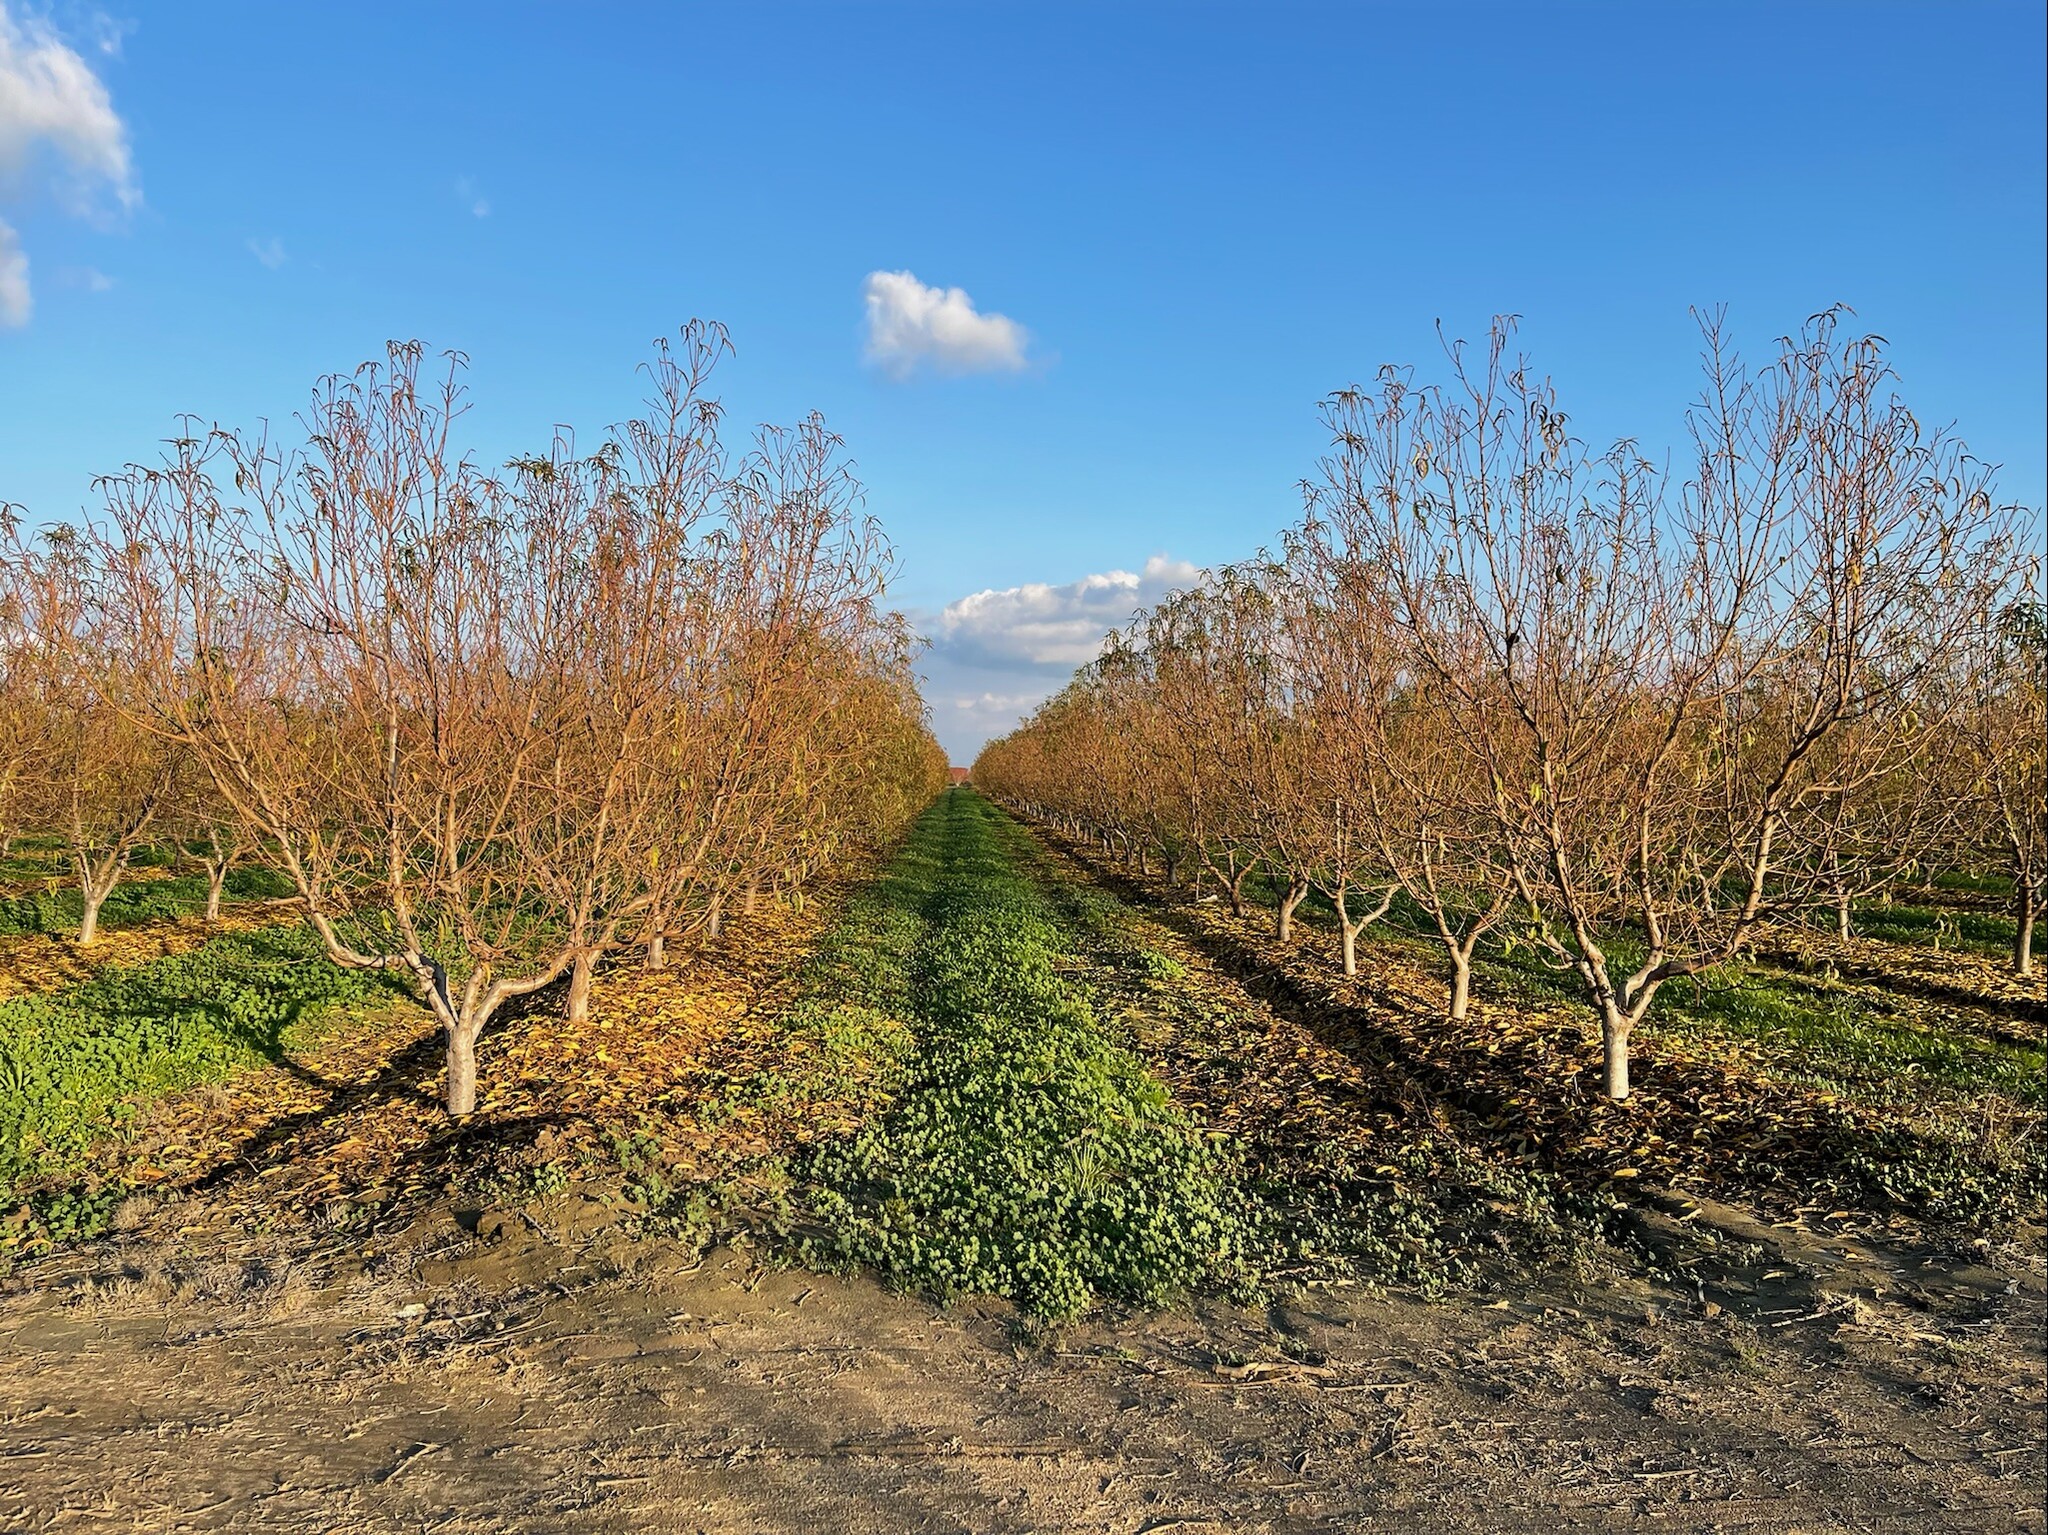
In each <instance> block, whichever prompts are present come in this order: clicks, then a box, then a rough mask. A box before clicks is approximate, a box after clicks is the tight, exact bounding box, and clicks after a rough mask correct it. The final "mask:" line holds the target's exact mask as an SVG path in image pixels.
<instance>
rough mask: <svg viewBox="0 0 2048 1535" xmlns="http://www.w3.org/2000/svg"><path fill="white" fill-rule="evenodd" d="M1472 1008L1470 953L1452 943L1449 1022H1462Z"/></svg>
mask: <svg viewBox="0 0 2048 1535" xmlns="http://www.w3.org/2000/svg"><path fill="white" fill-rule="evenodd" d="M1471 1010H1472V955H1471V954H1470V952H1469V951H1467V950H1464V949H1460V948H1458V947H1457V946H1455V945H1453V946H1452V948H1451V1022H1453V1023H1463V1022H1464V1021H1465V1015H1466V1014H1467V1013H1468V1012H1470V1011H1471Z"/></svg>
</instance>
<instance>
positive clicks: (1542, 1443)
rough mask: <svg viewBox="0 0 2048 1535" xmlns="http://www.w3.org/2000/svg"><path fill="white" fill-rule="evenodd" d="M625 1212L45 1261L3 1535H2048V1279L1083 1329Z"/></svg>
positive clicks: (1622, 1288) (1306, 1303) (1, 1479)
mask: <svg viewBox="0 0 2048 1535" xmlns="http://www.w3.org/2000/svg"><path fill="white" fill-rule="evenodd" d="M605 1213H606V1212H604V1211H603V1210H602V1208H601V1207H599V1206H597V1205H595V1204H594V1203H593V1204H589V1205H587V1206H586V1205H585V1203H584V1201H583V1200H582V1199H581V1198H580V1197H579V1196H578V1195H577V1194H576V1193H574V1192H570V1193H568V1194H565V1195H563V1196H561V1197H560V1198H559V1199H558V1200H556V1201H553V1202H551V1203H550V1204H549V1205H547V1206H545V1207H538V1208H535V1209H533V1210H532V1211H530V1212H528V1213H527V1214H526V1215H523V1216H522V1218H521V1219H520V1221H519V1222H518V1224H517V1228H516V1229H515V1230H513V1231H511V1232H510V1233H509V1234H507V1235H506V1236H504V1237H502V1238H500V1239H499V1240H497V1241H496V1242H489V1241H483V1240H479V1239H477V1238H475V1237H473V1236H471V1235H469V1234H467V1233H465V1232H464V1231H463V1230H462V1229H461V1227H460V1226H459V1225H458V1223H457V1222H456V1221H455V1220H454V1219H452V1218H451V1212H450V1211H448V1210H446V1209H440V1210H435V1211H430V1212H428V1213H426V1214H425V1215H423V1216H422V1217H421V1219H420V1221H419V1222H418V1223H417V1226H416V1228H415V1229H414V1230H413V1231H412V1232H409V1233H406V1234H404V1235H402V1236H400V1237H399V1238H397V1239H396V1241H395V1242H394V1243H392V1245H390V1246H389V1247H388V1249H386V1250H383V1251H376V1250H373V1251H372V1252H371V1253H370V1254H369V1255H368V1256H367V1257H366V1256H365V1255H364V1254H363V1253H362V1252H361V1251H360V1250H355V1249H349V1248H345V1247H342V1246H340V1245H339V1244H332V1245H328V1246H325V1247H315V1248H312V1249H307V1248H305V1247H304V1246H302V1245H297V1244H283V1243H279V1242H277V1241H276V1240H274V1239H242V1240H236V1239H235V1238H233V1237H232V1236H230V1235H227V1234H226V1233H224V1232H221V1231H219V1230H215V1231H213V1232H206V1231H201V1230H198V1229H194V1228H193V1227H191V1226H188V1227H187V1232H186V1234H185V1235H184V1236H183V1237H180V1236H178V1235H177V1234H175V1233H172V1232H153V1233H148V1234H143V1233H137V1234H134V1235H131V1236H129V1237H127V1238H124V1239H120V1240H116V1241H113V1242H110V1243H107V1244H103V1245H102V1246H101V1247H99V1248H97V1249H95V1250H93V1251H90V1252H83V1253H74V1254H71V1255H68V1256H66V1257H63V1258H60V1259H54V1260H50V1261H49V1262H48V1263H46V1264H45V1265H44V1266H43V1267H42V1268H41V1269H40V1270H39V1271H37V1272H34V1273H32V1274H30V1275H27V1276H24V1278H25V1279H26V1281H27V1283H26V1284H24V1283H23V1280H21V1279H17V1281H15V1284H14V1289H13V1293H11V1294H9V1295H7V1296H6V1297H5V1298H4V1299H0V1338H4V1340H5V1347H4V1350H0V1526H4V1527H5V1528H8V1529H10V1530H14V1529H18V1530H45V1529H67V1530H76V1529H85V1530H152V1531H154V1530H218V1531H229V1530H237V1531H239V1530H310V1529H321V1530H330V1531H372V1530H375V1531H385V1530H392V1531H397V1530H433V1531H450V1532H453V1531H483V1530H523V1531H537V1532H538V1531H555V1530H562V1531H569V1530H600V1529H602V1530H613V1529H619V1530H624V1529H632V1530H660V1531H669V1530H674V1531H719V1532H726V1531H733V1532H737V1531H781V1530H795V1529H803V1528H810V1529H817V1530H821V1531H825V1530H845V1531H875V1532H883V1531H889V1532H896V1531H913V1530H915V1531H927V1530H929V1531H967V1530H972V1531H1032V1530H1038V1531H1114V1532H1118V1535H1136V1532H1140V1531H1164V1530H1208V1529H1214V1530H1222V1529H1229V1530H1270V1531H1315V1530H1372V1529H1388V1530H1404V1531H1434V1530H1523V1529H1528V1530H1536V1529H1546V1530H1553V1529H1635V1528H1656V1529H1664V1530H1725V1529H1760V1530H1811V1531H1824V1530H1825V1531H1834V1530H1842V1531H1875V1530H1892V1529H1900V1530H1904V1529H1912V1530H1915V1531H1936V1530H2040V1529H2041V1528H2043V1518H2042V1505H2041V1491H2042V1480H2041V1478H2042V1461H2041V1424H2042V1407H2043V1393H2042V1379H2041V1369H2040V1345H2041V1332H2040V1311H2041V1303H2042V1301H2041V1297H2042V1289H2041V1283H2040V1279H2039V1276H2038V1275H2033V1276H2029V1277H2023V1278H2018V1279H2017V1280H2012V1281H2007V1282H2006V1283H2003V1284H2001V1283H1997V1282H1996V1280H1997V1276H1996V1275H1994V1274H1990V1273H1958V1272H1955V1271H1952V1270H1947V1271H1936V1270H1932V1269H1929V1268H1927V1267H1925V1266H1922V1267H1918V1268H1910V1267H1907V1266H1906V1265H1904V1264H1902V1263H1901V1262H1900V1260H1899V1259H1898V1256H1897V1255H1888V1254H1880V1253H1871V1252H1857V1253H1850V1254H1846V1255H1837V1254H1833V1253H1824V1252H1811V1251H1809V1252H1802V1253H1800V1254H1799V1255H1798V1257H1797V1258H1796V1259H1793V1260H1792V1261H1794V1262H1798V1263H1801V1265H1802V1267H1805V1266H1808V1265H1810V1266H1811V1271H1810V1272H1809V1273H1807V1275H1806V1277H1805V1278H1804V1279H1803V1281H1802V1283H1801V1284H1800V1285H1799V1286H1798V1287H1796V1288H1797V1291H1803V1293H1796V1292H1795V1290H1791V1289H1788V1290H1787V1291H1785V1292H1783V1293H1781V1294H1779V1295H1776V1296H1773V1297H1771V1298H1772V1299H1780V1300H1787V1301H1792V1302H1794V1304H1792V1305H1790V1306H1786V1307H1784V1308H1782V1309H1783V1310H1784V1311H1785V1313H1786V1314H1785V1315H1783V1316H1773V1315H1769V1314H1768V1313H1769V1312H1771V1311H1773V1310H1776V1309H1781V1308H1776V1307H1760V1308H1757V1312H1756V1314H1755V1315H1753V1316H1745V1315H1741V1314H1738V1313H1736V1312H1734V1311H1731V1310H1728V1309H1724V1308H1720V1307H1715V1308H1713V1314H1709V1312H1708V1309H1707V1308H1706V1307H1703V1306H1702V1305H1700V1304H1699V1302H1698V1301H1697V1299H1696V1297H1693V1296H1687V1295H1684V1294H1680V1293H1674V1292H1673V1291H1672V1290H1671V1289H1670V1288H1669V1287H1663V1288H1660V1287H1658V1286H1655V1285H1652V1284H1648V1283H1643V1282H1634V1281H1628V1280H1624V1279H1617V1278H1609V1279H1607V1280H1605V1281H1603V1282H1599V1283H1591V1284H1580V1285H1575V1284H1571V1283H1568V1282H1561V1283H1556V1284H1554V1285H1552V1286H1550V1287H1546V1288H1540V1289H1532V1290H1531V1291H1530V1292H1528V1293H1526V1294H1524V1295H1521V1296H1518V1297H1515V1298H1511V1299H1505V1300H1502V1301H1499V1302H1496V1303H1494V1304H1493V1305H1491V1306H1484V1307H1482V1306H1476V1305H1470V1304H1443V1305H1431V1304H1427V1303H1424V1302H1420V1301H1415V1300H1408V1299H1403V1298H1400V1297H1388V1296H1371V1295H1366V1294H1362V1293H1359V1292H1357V1291H1355V1290H1341V1289H1340V1290H1320V1291H1310V1292H1307V1293H1304V1294H1300V1295H1298V1296H1295V1297H1293V1298H1290V1299H1286V1300H1283V1301H1279V1302H1276V1303H1274V1304H1272V1305H1271V1306H1269V1307H1265V1308H1259V1309H1245V1308H1239V1307H1233V1306H1228V1305H1221V1304H1201V1305H1196V1306H1194V1307H1192V1308H1190V1309H1188V1310H1185V1311H1179V1312H1172V1313H1158V1314H1147V1315H1136V1316H1104V1317H1099V1318H1096V1319H1093V1320H1091V1321H1090V1322H1088V1323H1086V1324H1084V1325H1082V1326H1079V1327H1077V1328H1074V1329H1072V1330H1071V1331H1069V1332H1067V1333H1065V1334H1064V1335H1062V1336H1061V1337H1060V1338H1059V1339H1058V1340H1057V1341H1055V1342H1052V1343H1047V1342H1044V1341H1042V1340H1040V1341H1031V1342H1027V1341H1023V1340H1022V1339H1020V1337H1019V1336H1018V1334H1017V1332H1016V1329H1015V1328H1014V1327H1013V1325H1012V1319H1011V1317H1010V1315H1009V1312H1008V1309H1007V1307H1005V1306H1003V1305H1001V1304H998V1303H987V1302H982V1303H971V1304H967V1305H963V1306H959V1307H955V1308H953V1309H950V1310H939V1309H936V1308H934V1307H933V1306H931V1305H929V1304H926V1303H924V1302H922V1301H919V1300H917V1299H914V1298H909V1297H905V1296H900V1295H894V1294H890V1293H888V1292H887V1291H885V1290H883V1289H881V1288H879V1287H878V1286H876V1285H874V1284H873V1283H871V1282H869V1281H866V1280H863V1279H840V1278H832V1277H822V1276H818V1275H814V1274H806V1273H801V1272H793V1271H773V1270H767V1269H764V1268H763V1267H761V1266H760V1265H759V1264H758V1263H756V1262H755V1261H754V1260H753V1257H752V1255H750V1254H749V1253H747V1252H745V1251H733V1250H730V1249H720V1250H718V1251H717V1252H715V1253H713V1254H712V1255H710V1256H709V1258H708V1259H704V1260H694V1261H693V1260H689V1259H686V1258H685V1257H683V1256H682V1255H680V1254H678V1253H676V1252H674V1251H673V1250H669V1249H664V1248H662V1247H661V1246H659V1245H658V1244H653V1243H648V1242H639V1241H631V1240H627V1239H625V1238H623V1237H621V1236H619V1235H617V1234H616V1232H614V1231H611V1230H609V1229H607V1228H605V1226H604V1219H605ZM593 1224H594V1225H595V1226H596V1227H597V1228H598V1229H596V1230H590V1229H587V1228H588V1227H590V1226H591V1225H593ZM2008 1285H2010V1286H2011V1287H2012V1288H2014V1289H2015V1290H2016V1291H2017V1293H2015V1294H2012V1295H2007V1294H2005V1293H2004V1291H2005V1290H2006V1288H2007V1287H2008ZM1879 1290H1882V1291H1883V1292H1884V1293H1883V1294H1882V1295H1880V1294H1878V1293H1876V1292H1877V1291H1879Z"/></svg>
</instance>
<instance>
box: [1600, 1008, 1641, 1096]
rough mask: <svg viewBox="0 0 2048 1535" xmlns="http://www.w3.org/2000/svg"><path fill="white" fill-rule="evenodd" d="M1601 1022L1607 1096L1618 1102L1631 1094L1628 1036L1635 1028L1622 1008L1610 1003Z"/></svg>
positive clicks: (1602, 1056) (1601, 1046) (1601, 1047)
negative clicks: (1623, 1013)
mask: <svg viewBox="0 0 2048 1535" xmlns="http://www.w3.org/2000/svg"><path fill="white" fill-rule="evenodd" d="M1605 1011H1606V1017H1605V1018H1603V1019H1602V1020H1601V1023H1600V1054H1601V1062H1602V1065H1603V1066H1604V1068H1605V1073H1606V1091H1607V1096H1608V1097H1610V1098H1612V1099H1613V1100H1614V1101H1615V1102H1616V1103H1619V1102H1621V1101H1622V1100H1623V1099H1625V1098H1626V1097H1628V1095H1629V1084H1628V1036H1629V1033H1630V1031H1631V1030H1632V1029H1633V1027H1634V1025H1632V1024H1631V1023H1630V1022H1629V1021H1628V1019H1627V1018H1626V1017H1625V1016H1623V1015H1622V1013H1621V1012H1620V1010H1619V1009H1618V1008H1617V1007H1615V1006H1614V1004H1612V1003H1609V1004H1608V1006H1607V1008H1606V1010H1605Z"/></svg>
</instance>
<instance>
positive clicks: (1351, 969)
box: [1330, 883, 1394, 981]
mask: <svg viewBox="0 0 2048 1535" xmlns="http://www.w3.org/2000/svg"><path fill="white" fill-rule="evenodd" d="M1330 900H1331V904H1333V905H1334V906H1335V907H1336V908H1337V925H1338V927H1339V928H1340V929H1341V930H1342V931H1343V934H1344V978H1345V979H1346V980H1347V981H1348V980H1352V979H1355V978H1356V977H1357V975H1358V935H1359V934H1360V933H1362V932H1364V931H1365V930H1366V928H1368V927H1370V926H1371V925H1372V924H1373V923H1375V922H1377V921H1379V919H1380V918H1382V917H1384V916H1385V915H1386V914H1387V910H1388V908H1389V907H1391V906H1392V905H1393V904H1394V892H1393V890H1392V888H1391V887H1390V888H1389V889H1388V890H1387V892H1386V894H1385V895H1383V896H1381V897H1380V903H1379V905H1377V906H1375V907H1374V908H1373V909H1372V910H1371V911H1369V912H1367V913H1366V914H1365V915H1364V916H1362V917H1358V918H1356V919H1354V918H1353V917H1352V915H1351V887H1350V886H1349V885H1346V884H1342V883H1340V884H1339V885H1338V886H1337V888H1336V889H1335V890H1333V891H1331V892H1330Z"/></svg>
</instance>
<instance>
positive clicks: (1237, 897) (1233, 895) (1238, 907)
mask: <svg viewBox="0 0 2048 1535" xmlns="http://www.w3.org/2000/svg"><path fill="white" fill-rule="evenodd" d="M1254 867H1255V866H1254V865H1253V864H1251V863H1250V862H1247V863H1246V864H1245V866H1244V867H1243V868H1242V869H1239V868H1236V867H1235V866H1233V867H1232V869H1231V873H1230V914H1231V915H1232V916H1233V917H1241V916H1243V915H1244V882H1245V881H1246V880H1248V879H1250V878H1251V877H1252V869H1253V868H1254Z"/></svg>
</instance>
